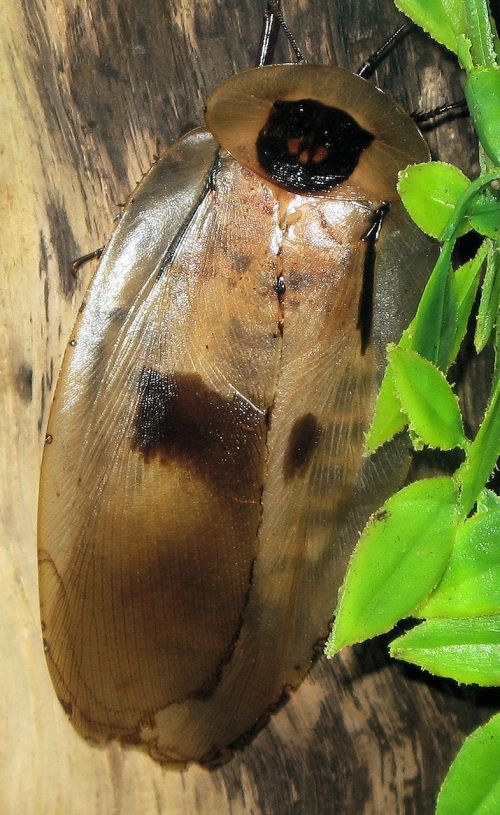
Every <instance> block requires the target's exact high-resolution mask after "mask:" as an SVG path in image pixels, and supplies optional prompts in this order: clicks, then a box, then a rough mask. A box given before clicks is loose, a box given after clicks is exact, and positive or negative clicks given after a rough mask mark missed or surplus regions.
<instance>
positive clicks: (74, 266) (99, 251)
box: [71, 246, 104, 277]
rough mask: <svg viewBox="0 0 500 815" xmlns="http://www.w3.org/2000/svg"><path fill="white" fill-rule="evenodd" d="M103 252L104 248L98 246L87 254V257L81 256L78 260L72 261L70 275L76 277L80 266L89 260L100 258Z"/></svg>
mask: <svg viewBox="0 0 500 815" xmlns="http://www.w3.org/2000/svg"><path fill="white" fill-rule="evenodd" d="M103 252H104V246H100V247H99V249H94V251H93V252H89V253H88V254H87V255H82V256H81V257H80V258H76V260H74V261H73V263H72V264H71V274H72V275H74V276H75V277H76V276H77V274H78V270H79V268H80V267H81V266H83V265H84V264H85V263H88V261H89V260H94V259H95V258H100V257H101V255H102V253H103Z"/></svg>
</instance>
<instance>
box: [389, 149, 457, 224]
mask: <svg viewBox="0 0 500 815" xmlns="http://www.w3.org/2000/svg"><path fill="white" fill-rule="evenodd" d="M470 183H471V182H470V181H469V179H468V178H467V176H465V175H464V174H463V173H462V171H461V170H459V169H458V167H454V166H453V165H452V164H445V162H444V161H427V162H425V163H424V164H412V165H410V166H409V167H407V168H406V170H403V172H401V173H400V174H399V181H398V192H399V195H400V196H401V200H402V201H403V204H404V205H405V207H406V209H407V210H408V212H409V214H410V216H411V218H412V220H413V221H415V223H416V224H417V226H419V227H420V229H421V230H422V232H425V233H426V234H427V235H431V236H432V237H433V238H439V237H440V235H441V233H442V232H443V229H444V228H445V226H446V225H447V223H448V222H449V220H450V218H451V217H452V216H453V213H454V211H455V207H456V204H457V202H458V201H459V200H460V198H461V196H462V195H463V193H464V192H465V191H466V190H467V188H468V187H469V185H470ZM468 229H470V226H469V223H468V221H465V222H464V224H463V229H462V232H467V230H468ZM459 234H460V233H459Z"/></svg>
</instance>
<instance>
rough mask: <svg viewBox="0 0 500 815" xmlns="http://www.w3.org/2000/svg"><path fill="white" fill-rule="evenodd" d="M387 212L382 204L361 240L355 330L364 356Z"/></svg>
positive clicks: (385, 206)
mask: <svg viewBox="0 0 500 815" xmlns="http://www.w3.org/2000/svg"><path fill="white" fill-rule="evenodd" d="M388 212H389V204H385V203H384V204H382V206H380V207H379V208H378V209H377V210H376V211H375V213H374V216H373V221H372V223H371V225H370V227H369V229H368V230H367V231H366V232H365V234H364V235H363V237H362V238H361V240H362V241H363V243H365V244H366V254H365V262H364V266H363V282H362V284H361V294H360V297H359V308H358V322H357V326H356V327H357V329H358V331H359V332H360V334H361V353H362V354H364V353H365V351H366V349H367V347H368V343H369V342H370V337H371V331H372V323H373V289H374V275H375V259H376V251H377V243H378V239H379V237H380V232H381V230H382V224H383V223H384V218H385V216H386V215H387V213H388Z"/></svg>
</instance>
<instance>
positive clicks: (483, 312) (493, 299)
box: [474, 241, 500, 354]
mask: <svg viewBox="0 0 500 815" xmlns="http://www.w3.org/2000/svg"><path fill="white" fill-rule="evenodd" d="M499 306H500V243H497V242H496V243H495V244H493V243H492V242H491V241H490V242H489V251H488V256H487V258H486V274H485V276H484V281H483V286H482V290H481V299H480V302H479V311H478V315H477V325H476V333H475V336H474V344H475V346H476V351H477V353H478V354H479V353H480V352H481V351H482V350H483V348H484V346H485V345H486V343H487V342H488V340H489V338H490V336H491V334H492V332H493V329H494V327H495V324H496V321H497V319H498V309H499Z"/></svg>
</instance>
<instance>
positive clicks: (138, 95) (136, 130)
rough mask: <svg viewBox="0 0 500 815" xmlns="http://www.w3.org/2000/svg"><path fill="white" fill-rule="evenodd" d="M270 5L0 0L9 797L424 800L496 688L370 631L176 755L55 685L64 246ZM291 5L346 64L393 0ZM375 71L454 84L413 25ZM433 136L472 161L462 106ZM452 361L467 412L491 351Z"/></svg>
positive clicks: (129, 812) (405, 96)
mask: <svg viewBox="0 0 500 815" xmlns="http://www.w3.org/2000/svg"><path fill="white" fill-rule="evenodd" d="M261 8H262V5H261V3H260V2H258V0H198V2H196V3H193V2H192V1H190V0H178V1H177V2H175V3H169V2H168V0H163V2H161V0H143V1H142V2H141V3H137V2H133V0H118V1H117V2H109V0H17V2H16V0H9V2H6V3H3V4H2V9H1V32H0V40H1V43H2V52H1V56H0V80H1V87H2V94H1V104H2V110H1V118H0V140H1V159H0V161H1V170H0V172H1V184H0V195H1V196H2V203H1V212H2V217H1V219H0V240H1V244H2V255H3V270H2V284H1V316H0V333H1V345H0V347H1V349H2V352H1V357H0V366H1V367H0V370H1V383H2V388H1V396H0V398H1V400H2V405H1V416H2V422H1V425H0V434H1V449H2V453H3V455H2V459H1V465H0V466H1V469H0V484H1V490H2V500H1V516H0V518H1V547H0V575H1V590H0V606H1V611H0V618H1V629H0V630H1V635H0V637H1V638H0V664H1V666H2V670H1V682H0V685H1V693H0V705H1V717H2V718H1V721H2V738H1V740H0V811H1V812H2V813H3V815H14V813H15V814H16V815H18V813H22V815H80V813H82V815H83V814H85V815H97V814H98V813H99V814H101V813H102V815H104V814H106V815H110V814H111V813H112V814H113V815H153V814H156V813H162V815H181V813H182V814H183V815H197V813H221V815H225V813H231V814H232V815H235V814H236V813H243V812H244V813H255V815H257V814H259V815H260V813H266V815H289V814H290V815H291V813H294V815H295V814H297V815H299V814H302V813H304V815H315V813H318V814H321V815H327V814H328V815H354V813H355V814H356V815H358V813H363V814H364V815H378V813H384V815H385V814H387V815H402V813H405V815H411V814H413V813H414V814H415V815H430V813H431V812H432V811H433V802H434V798H435V795H436V792H437V789H438V786H439V782H440V779H441V778H442V776H443V774H444V772H445V769H446V767H447V765H448V764H449V762H450V760H451V758H452V756H453V755H454V753H455V752H456V750H457V748H458V746H459V745H460V743H461V741H462V740H463V737H464V735H465V734H467V733H468V732H470V731H471V730H472V729H473V728H474V726H475V725H476V724H477V723H478V722H480V721H482V720H484V719H485V718H486V716H487V715H488V712H489V709H490V707H491V706H492V704H493V701H494V700H493V696H492V695H491V694H489V693H484V692H483V693H481V694H478V693H476V692H474V691H473V690H471V689H466V688H459V687H457V686H455V685H453V684H452V683H449V682H444V681H436V680H432V679H426V678H425V677H423V676H422V675H421V674H419V673H418V672H417V671H413V670H411V669H409V668H407V667H405V666H404V665H402V664H396V663H394V664H389V662H388V659H387V657H386V656H385V644H384V642H383V641H377V642H374V643H370V644H368V645H367V646H363V647H358V648H355V649H354V650H352V651H350V652H346V653H345V654H344V655H343V656H342V657H341V658H339V659H337V660H336V661H335V662H334V663H327V662H326V660H324V659H323V658H321V659H320V660H318V662H317V663H316V665H315V667H314V669H313V670H312V671H311V673H310V675H309V677H308V678H307V679H306V681H305V682H304V683H303V685H302V687H301V688H300V689H299V691H298V692H296V693H295V694H294V695H293V697H292V698H291V699H290V701H289V702H288V703H287V704H286V705H285V707H284V708H283V709H282V710H280V711H279V713H277V714H276V715H275V716H274V718H273V720H272V721H271V723H270V724H269V725H268V726H267V727H266V728H265V729H264V730H263V731H262V732H261V733H260V734H259V735H258V736H257V737H256V738H255V740H254V741H253V743H252V744H251V745H250V746H248V747H247V748H245V749H244V750H243V751H241V752H239V753H238V754H237V755H236V756H235V757H234V758H233V760H232V761H231V763H229V764H227V765H225V766H224V767H222V768H220V769H218V770H215V771H213V772H210V773H209V772H208V771H205V770H202V769H200V768H198V767H191V768H190V769H189V770H187V771H186V772H183V773H181V772H177V771H165V770H164V769H163V768H162V767H160V766H159V765H158V764H155V763H154V762H153V761H152V760H151V759H150V758H149V757H147V756H146V755H143V754H142V753H140V752H138V751H137V750H134V749H123V748H121V747H120V746H118V745H117V744H116V743H112V744H111V745H109V746H108V747H107V748H98V747H95V746H92V745H91V744H88V743H86V742H84V741H83V740H82V739H81V737H80V736H78V735H77V734H76V732H75V731H74V730H73V729H72V727H71V726H70V725H69V723H68V721H67V719H66V717H65V714H64V711H63V710H62V708H61V706H60V705H59V703H58V701H57V699H56V696H55V693H54V691H53V689H52V685H51V683H50V679H49V676H48V672H47V668H46V665H45V660H44V656H43V640H42V634H41V632H40V628H39V616H38V593H37V577H36V542H35V537H36V536H35V529H36V502H37V490H38V472H39V464H40V457H41V450H42V445H43V439H44V434H45V426H46V421H47V417H48V411H49V408H50V402H51V398H52V393H53V388H54V385H55V381H56V377H57V371H58V369H59V365H60V362H61V358H62V354H63V351H64V347H65V344H66V342H67V341H68V338H69V335H70V330H71V326H72V322H73V320H74V317H75V314H76V311H77V309H78V306H79V303H80V301H81V299H82V296H83V291H84V288H85V283H86V281H87V280H88V278H89V275H90V274H91V268H89V267H85V268H84V270H83V271H82V272H81V274H80V277H79V280H78V283H77V282H76V281H75V280H74V278H73V277H72V276H71V274H70V272H69V266H70V262H71V260H72V259H73V258H74V257H75V256H78V255H79V254H82V253H84V252H86V251H88V250H89V249H92V248H95V247H96V246H100V245H102V243H103V242H105V240H106V238H107V236H108V234H109V232H110V230H111V229H112V225H113V217H114V216H115V215H116V213H117V212H118V207H117V204H119V203H120V202H121V201H123V200H124V199H125V198H126V196H127V194H128V193H129V191H130V190H131V189H132V188H133V187H134V185H135V183H136V182H137V181H138V180H139V178H140V177H141V174H142V173H144V172H145V171H146V170H147V169H148V167H149V165H150V163H151V162H152V160H153V155H154V154H155V153H157V152H158V151H161V150H162V149H163V148H164V147H165V146H166V145H167V144H169V143H170V142H171V141H172V140H173V139H174V138H176V137H177V136H179V135H181V134H182V133H184V132H185V131H187V130H188V129H189V128H191V127H193V126H195V125H196V124H198V123H199V122H200V120H201V116H202V111H203V105H204V100H205V99H206V97H207V93H208V92H209V91H210V90H211V88H213V87H214V85H215V84H216V83H217V82H218V81H219V80H221V79H223V78H224V77H227V76H228V75H230V74H231V73H232V72H233V71H235V70H239V69H242V68H246V67H249V66H251V65H252V64H253V61H254V58H255V52H256V44H257V42H258V35H259V30H260V12H261ZM285 11H286V14H287V17H288V19H289V23H290V26H291V28H292V30H293V31H294V32H295V33H296V36H297V38H298V39H299V40H300V43H301V45H302V47H303V49H304V51H305V54H306V56H307V58H308V59H309V60H310V61H311V62H316V61H317V62H332V63H338V64H340V65H343V66H346V67H350V68H355V67H357V65H358V64H359V63H360V62H361V61H362V60H363V59H364V57H365V56H366V55H367V54H368V53H369V52H370V51H371V50H373V49H374V48H375V47H377V46H378V45H379V44H380V43H381V42H382V40H383V39H384V36H385V35H386V34H387V33H388V32H390V31H391V30H392V29H393V28H395V27H396V25H397V24H398V22H399V20H400V17H399V15H398V14H397V13H396V12H395V10H394V9H393V7H392V4H391V2H390V0H369V1H368V0H349V2H344V3H334V2H330V0H328V2H327V0H296V2H291V0H289V1H288V2H286V3H285ZM285 55H286V50H285V47H284V46H283V48H282V49H280V54H279V56H281V58H284V57H285ZM377 81H378V84H379V85H380V86H381V87H382V88H384V89H387V90H390V91H391V92H392V94H393V96H394V97H395V98H396V99H397V100H398V101H400V102H401V104H402V105H403V106H405V107H406V108H407V109H415V108H427V107H433V106H435V105H437V104H439V103H441V102H443V101H449V100H450V99H456V98H459V97H460V96H461V92H460V82H459V79H458V75H457V72H456V71H455V68H454V63H453V60H452V59H451V57H449V56H448V55H446V54H445V53H444V52H443V51H441V50H440V49H438V48H437V47H434V46H432V45H431V44H430V43H429V42H428V41H427V39H426V38H425V36H424V35H422V34H421V33H415V34H413V35H411V36H409V37H407V39H406V40H405V42H404V44H402V45H401V46H399V47H398V48H397V50H396V52H394V53H393V54H392V55H391V56H390V58H389V59H388V60H386V62H385V63H384V65H383V66H382V67H381V68H380V70H379V71H378V73H377ZM429 141H430V143H431V147H432V149H433V151H434V152H435V154H436V155H437V154H439V155H440V157H442V158H445V159H447V160H451V161H454V162H456V163H458V164H459V165H460V166H461V167H463V169H465V170H467V169H470V168H471V166H472V165H473V162H474V147H473V141H472V140H471V132H470V127H469V125H468V123H467V121H466V120H464V119H461V120H457V121H455V122H453V123H450V124H444V125H442V126H441V127H440V128H439V129H437V130H435V131H434V132H433V133H432V134H430V136H429ZM456 378H457V379H459V380H460V382H461V383H462V385H463V389H462V393H463V394H464V396H463V398H464V402H465V404H466V406H467V407H468V408H469V410H473V408H474V404H473V403H475V408H476V415H477V409H478V408H480V407H481V392H484V383H485V381H486V363H485V362H484V361H482V360H481V359H480V360H479V361H477V362H476V363H475V364H474V365H473V366H469V370H468V371H466V373H465V374H464V373H463V369H460V370H459V371H457V374H456ZM474 395H476V396H477V397H478V398H477V399H476V398H475V396H474ZM470 416H471V422H472V424H474V422H475V421H476V419H475V418H474V414H473V413H470ZM68 455H71V451H68ZM332 605H333V598H332Z"/></svg>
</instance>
